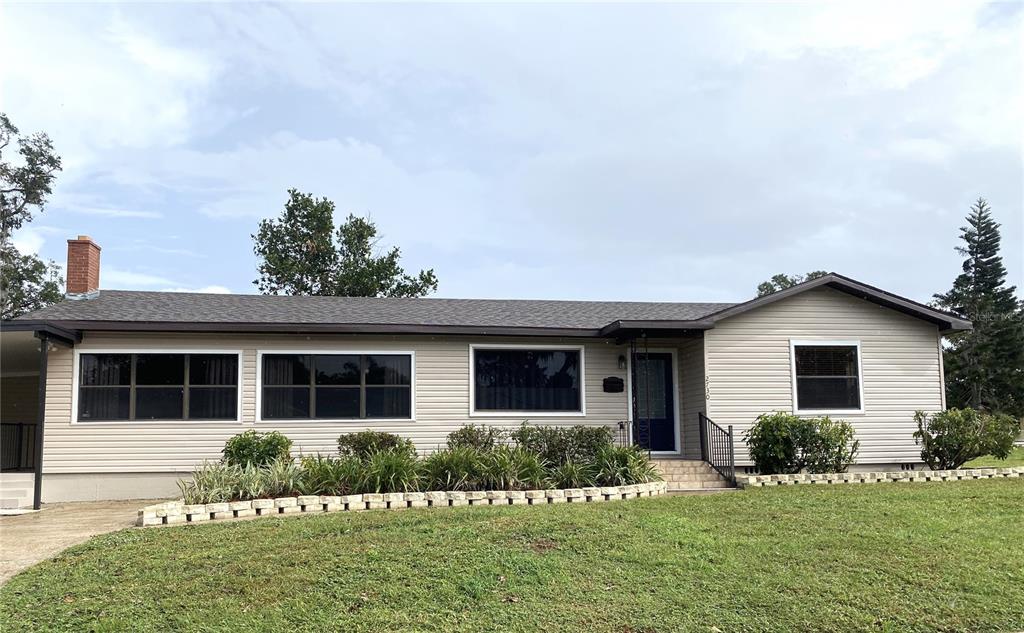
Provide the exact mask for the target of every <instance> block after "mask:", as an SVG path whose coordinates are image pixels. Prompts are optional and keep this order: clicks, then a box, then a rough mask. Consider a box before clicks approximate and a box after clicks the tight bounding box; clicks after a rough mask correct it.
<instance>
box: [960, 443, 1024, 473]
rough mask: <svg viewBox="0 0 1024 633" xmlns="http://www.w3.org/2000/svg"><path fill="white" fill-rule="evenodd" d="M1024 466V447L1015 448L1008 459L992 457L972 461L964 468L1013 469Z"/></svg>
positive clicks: (987, 456)
mask: <svg viewBox="0 0 1024 633" xmlns="http://www.w3.org/2000/svg"><path fill="white" fill-rule="evenodd" d="M1015 466H1024V446H1018V447H1015V448H1014V449H1013V450H1012V451H1011V452H1010V456H1009V457H1007V458H1006V459H996V458H995V457H992V456H991V455H986V456H985V457H979V458H977V459H972V460H971V461H969V462H967V463H966V464H964V468H1013V467H1015Z"/></svg>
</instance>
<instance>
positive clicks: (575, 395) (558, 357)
mask: <svg viewBox="0 0 1024 633" xmlns="http://www.w3.org/2000/svg"><path fill="white" fill-rule="evenodd" d="M582 364H583V363H582V357H581V350H579V349H558V348H553V349H535V348H493V349H490V348H483V347H476V348H474V349H473V389H474V393H473V404H474V411H477V412H481V413H489V412H501V411H524V412H550V413H580V412H582V410H583V408H582V407H583V400H582V392H581V384H582V376H581V374H582Z"/></svg>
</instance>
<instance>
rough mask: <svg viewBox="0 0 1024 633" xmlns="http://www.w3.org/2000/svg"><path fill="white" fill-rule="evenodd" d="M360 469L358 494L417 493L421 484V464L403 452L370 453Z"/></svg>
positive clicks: (413, 455)
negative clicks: (360, 480) (361, 473)
mask: <svg viewBox="0 0 1024 633" xmlns="http://www.w3.org/2000/svg"><path fill="white" fill-rule="evenodd" d="M360 467H361V468H362V470H363V476H362V482H361V490H360V492H417V491H419V490H420V487H421V485H422V483H423V474H422V462H420V460H419V459H417V458H416V455H415V454H412V455H410V454H409V453H408V452H405V451H401V450H393V451H381V452H378V453H371V454H370V456H369V457H368V458H367V459H366V460H364V461H362V462H361V464H360Z"/></svg>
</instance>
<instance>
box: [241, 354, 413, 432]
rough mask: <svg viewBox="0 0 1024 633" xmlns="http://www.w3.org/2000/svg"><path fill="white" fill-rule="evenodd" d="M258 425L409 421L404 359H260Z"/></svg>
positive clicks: (408, 374) (407, 360) (408, 359)
mask: <svg viewBox="0 0 1024 633" xmlns="http://www.w3.org/2000/svg"><path fill="white" fill-rule="evenodd" d="M262 362H263V367H262V381H263V384H262V385H261V389H262V390H263V392H262V418H263V419H264V420H296V419H329V420H346V419H352V420H358V419H374V418H390V419H410V418H411V417H412V356H411V355H409V354H264V355H263V361H262Z"/></svg>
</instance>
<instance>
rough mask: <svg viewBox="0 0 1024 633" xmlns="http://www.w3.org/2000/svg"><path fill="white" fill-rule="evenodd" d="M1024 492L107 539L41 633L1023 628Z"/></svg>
mask: <svg viewBox="0 0 1024 633" xmlns="http://www.w3.org/2000/svg"><path fill="white" fill-rule="evenodd" d="M1022 561H1024V480H1019V479H1008V480H991V481H989V480H983V481H969V482H956V483H915V484H909V483H908V484H875V485H856V486H835V487H831V486H829V487H825V486H807V487H804V486H799V487H784V488H770V489H756V490H749V491H745V492H738V493H729V494H722V495H717V496H710V497H656V498H650V499H643V500H635V501H627V502H613V503H605V504H587V505H583V506H571V505H556V506H547V507H544V508H530V507H505V508H453V509H447V510H433V509H425V510H408V511H405V512H366V513H359V514H347V513H343V514H329V515H319V516H305V517H295V518H274V519H257V520H253V521H238V522H230V523H227V524H220V525H217V524H213V525H198V526H185V527H173V528H155V529H145V530H139V529H134V530H127V531H123V532H119V533H115V534H109V535H106V536H101V537H98V538H95V539H93V540H92V541H90V542H88V543H86V544H84V545H81V546H78V547H75V548H72V549H71V550H68V551H67V552H65V553H64V554H63V555H62V556H61V557H59V558H57V559H56V560H53V561H49V562H46V563H43V564H41V565H38V566H37V567H34V568H32V569H30V570H28V571H26V572H25V573H23V574H21V575H19V576H17V577H15V578H14V579H12V580H11V581H10V582H9V583H8V584H7V585H6V586H4V587H3V588H2V589H0V629H2V630H3V631H4V632H5V633H9V632H12V631H23V630H39V631H43V630H45V631H55V630H56V631H85V630H99V631H120V630H125V631H150V630H151V631H170V630H207V631H209V630H248V631H284V630H316V631H328V630H330V631H333V630H346V631H352V630H354V631H380V630H423V631H427V630H434V631H494V630H512V631H535V630H544V631H579V630H587V631H619V632H622V631H716V630H720V631H723V632H728V631H807V630H814V631H1007V630H1010V631H1016V630H1022V629H1024V563H1022Z"/></svg>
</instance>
